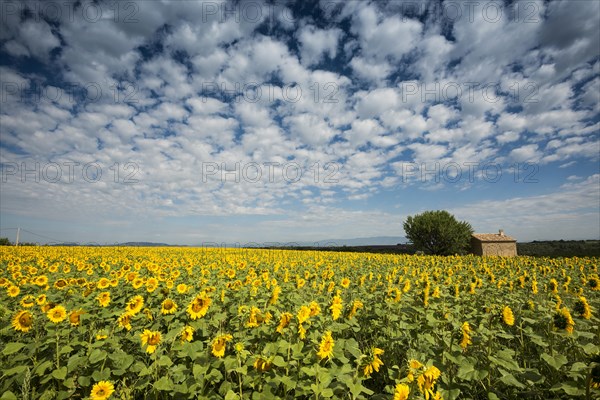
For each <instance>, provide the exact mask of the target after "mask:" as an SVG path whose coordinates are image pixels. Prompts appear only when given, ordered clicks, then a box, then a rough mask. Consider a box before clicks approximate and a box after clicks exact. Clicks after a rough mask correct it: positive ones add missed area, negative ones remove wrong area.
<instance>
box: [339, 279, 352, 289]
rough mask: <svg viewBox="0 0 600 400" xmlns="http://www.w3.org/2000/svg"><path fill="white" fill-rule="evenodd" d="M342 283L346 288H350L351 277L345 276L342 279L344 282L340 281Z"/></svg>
mask: <svg viewBox="0 0 600 400" xmlns="http://www.w3.org/2000/svg"><path fill="white" fill-rule="evenodd" d="M340 285H341V286H342V287H343V288H344V289H348V286H350V279H348V278H344V279H342V282H340Z"/></svg>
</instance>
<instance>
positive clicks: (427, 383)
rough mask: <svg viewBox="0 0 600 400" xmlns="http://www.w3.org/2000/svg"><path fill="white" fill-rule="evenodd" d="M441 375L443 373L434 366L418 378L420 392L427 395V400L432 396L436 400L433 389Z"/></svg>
mask: <svg viewBox="0 0 600 400" xmlns="http://www.w3.org/2000/svg"><path fill="white" fill-rule="evenodd" d="M441 374H442V373H441V371H440V370H439V369H437V368H436V367H435V366H433V365H432V366H431V367H429V368H427V370H426V371H425V372H423V373H422V374H421V375H420V376H419V378H417V384H418V385H419V391H420V392H421V393H423V394H424V395H425V399H426V400H429V397H430V396H431V397H432V398H434V396H435V394H434V392H433V387H434V386H435V383H436V381H437V379H438V378H439V377H440V375H441Z"/></svg>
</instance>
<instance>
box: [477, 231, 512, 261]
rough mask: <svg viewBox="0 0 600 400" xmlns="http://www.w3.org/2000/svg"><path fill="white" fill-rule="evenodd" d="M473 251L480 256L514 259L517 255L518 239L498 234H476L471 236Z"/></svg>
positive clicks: (500, 232)
mask: <svg viewBox="0 0 600 400" xmlns="http://www.w3.org/2000/svg"><path fill="white" fill-rule="evenodd" d="M471 251H472V252H473V254H476V255H479V256H503V257H513V256H516V255H517V239H515V238H512V237H510V236H506V235H505V234H504V231H503V230H502V229H500V231H499V232H498V233H474V234H473V235H472V236H471Z"/></svg>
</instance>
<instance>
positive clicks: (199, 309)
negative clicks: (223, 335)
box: [186, 293, 212, 320]
mask: <svg viewBox="0 0 600 400" xmlns="http://www.w3.org/2000/svg"><path fill="white" fill-rule="evenodd" d="M211 303H212V300H211V299H210V297H208V296H207V295H206V294H205V293H200V294H199V295H197V296H196V298H194V300H192V302H191V303H190V304H189V305H188V307H187V310H186V311H187V312H188V314H190V318H191V319H192V320H196V319H198V318H202V317H204V316H205V315H206V313H207V312H208V307H209V306H210V304H211Z"/></svg>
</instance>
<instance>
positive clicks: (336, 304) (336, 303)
mask: <svg viewBox="0 0 600 400" xmlns="http://www.w3.org/2000/svg"><path fill="white" fill-rule="evenodd" d="M343 308H344V306H343V304H342V298H341V297H340V296H338V295H336V296H333V301H332V302H331V307H329V309H330V310H331V315H332V316H333V320H334V321H335V320H336V319H338V318H339V317H340V315H342V309H343Z"/></svg>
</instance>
